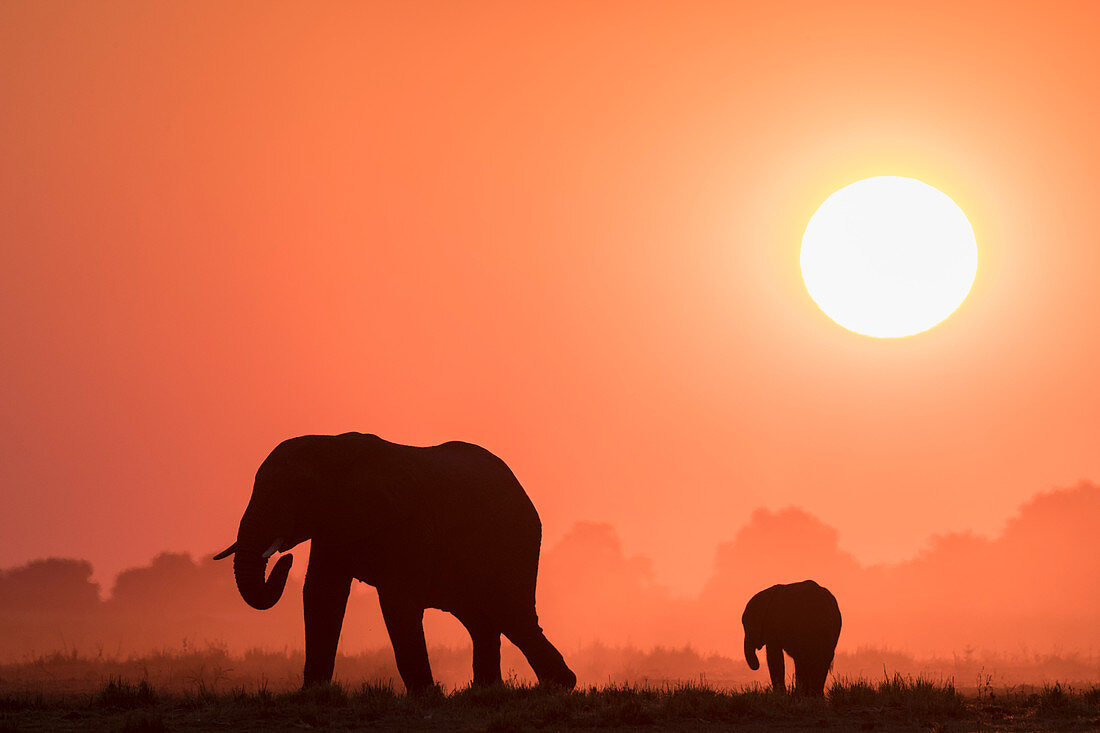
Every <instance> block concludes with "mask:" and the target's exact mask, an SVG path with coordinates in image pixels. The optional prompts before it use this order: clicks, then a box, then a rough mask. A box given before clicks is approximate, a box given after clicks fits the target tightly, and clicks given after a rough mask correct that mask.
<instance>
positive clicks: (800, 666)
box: [794, 653, 833, 697]
mask: <svg viewBox="0 0 1100 733" xmlns="http://www.w3.org/2000/svg"><path fill="white" fill-rule="evenodd" d="M832 663H833V655H832V654H831V653H830V654H828V655H826V656H822V655H820V654H819V655H814V656H812V657H809V658H806V659H799V660H796V661H795V665H794V674H795V681H796V684H797V685H798V687H799V688H800V689H801V690H802V691H803V692H804V693H805V694H807V695H813V696H815V697H822V696H823V695H824V694H825V679H826V678H827V677H828V676H829V667H831V666H832Z"/></svg>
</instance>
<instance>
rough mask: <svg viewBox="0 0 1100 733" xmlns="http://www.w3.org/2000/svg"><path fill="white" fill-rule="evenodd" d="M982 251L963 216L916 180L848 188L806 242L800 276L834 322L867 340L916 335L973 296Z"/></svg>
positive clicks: (814, 222)
mask: <svg viewBox="0 0 1100 733" xmlns="http://www.w3.org/2000/svg"><path fill="white" fill-rule="evenodd" d="M977 268H978V245H977V242H975V240H974V231H973V229H971V227H970V222H969V221H968V220H967V218H966V214H964V213H963V211H962V209H960V208H959V207H958V205H956V204H955V202H954V201H952V200H951V199H950V198H948V197H947V195H945V194H944V193H942V192H941V191H938V190H936V189H935V188H933V187H932V186H929V185H928V184H926V183H923V182H921V181H918V180H915V179H913V178H901V177H897V176H878V177H875V178H867V179H864V180H862V181H857V182H856V183H853V184H851V185H848V186H845V187H844V188H842V189H840V190H839V191H837V192H836V193H834V194H833V195H832V196H830V197H829V198H827V199H826V200H825V202H824V203H823V204H821V206H820V207H819V208H818V210H817V211H816V212H815V213H814V215H813V217H812V218H811V219H810V223H809V224H808V225H807V226H806V233H805V235H803V237H802V277H803V279H804V280H805V282H806V289H807V290H809V292H810V296H811V297H813V299H814V302H816V303H817V305H818V306H819V307H820V308H821V310H823V311H825V313H826V315H828V316H829V318H832V319H833V320H834V321H836V322H837V323H839V324H840V325H842V326H844V327H845V328H847V329H849V330H851V331H856V332H857V333H862V334H865V335H867V336H877V337H897V336H911V335H913V334H915V333H920V332H921V331H925V330H927V329H929V328H931V327H932V326H935V325H936V324H937V323H939V322H941V321H942V320H944V319H945V318H947V317H948V316H949V315H951V314H952V313H953V312H954V311H955V309H956V308H958V307H959V305H960V304H961V303H962V302H963V300H964V299H965V298H966V296H967V293H969V292H970V286H971V284H973V282H974V275H975V274H976V273H977Z"/></svg>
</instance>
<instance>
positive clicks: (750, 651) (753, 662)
mask: <svg viewBox="0 0 1100 733" xmlns="http://www.w3.org/2000/svg"><path fill="white" fill-rule="evenodd" d="M273 574H274V573H273ZM745 661H746V662H748V663H749V669H753V670H756V669H760V658H759V657H757V656H756V645H754V644H753V643H752V641H751V640H750V639H749V635H748V634H745Z"/></svg>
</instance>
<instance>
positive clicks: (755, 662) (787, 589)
mask: <svg viewBox="0 0 1100 733" xmlns="http://www.w3.org/2000/svg"><path fill="white" fill-rule="evenodd" d="M741 624H742V625H743V626H744V627H745V661H747V662H748V663H749V667H751V668H752V669H760V660H759V659H758V658H757V656H756V650H757V649H759V648H760V647H762V646H767V647H768V649H767V658H768V672H769V674H770V675H771V678H772V689H774V690H775V691H777V692H784V691H786V689H787V686H786V682H785V680H784V670H783V652H787V654H789V655H790V657H791V659H792V660H793V661H794V679H795V689H796V690H798V691H800V692H804V693H806V694H808V695H815V696H818V697H820V696H821V695H824V694H825V677H826V676H827V675H828V674H829V668H830V667H831V666H832V664H833V654H834V653H835V651H836V642H837V639H839V638H840V607H839V606H838V605H837V602H836V598H834V597H833V594H832V593H830V592H829V591H828V589H826V588H822V587H821V586H820V585H818V584H817V583H815V582H814V581H812V580H804V581H802V582H801V583H791V584H789V585H773V586H772V587H771V588H768V589H766V590H762V591H760V592H759V593H757V594H756V595H755V596H753V597H752V598H751V599H750V600H749V602H748V604H746V605H745V612H744V613H743V614H742V615H741Z"/></svg>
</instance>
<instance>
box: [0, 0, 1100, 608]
mask: <svg viewBox="0 0 1100 733" xmlns="http://www.w3.org/2000/svg"><path fill="white" fill-rule="evenodd" d="M896 5H897V4H893V3H889V4H883V3H837V2H830V3H819V2H804V3H789V2H774V3H740V4H738V3H728V2H725V3H713V4H710V3H666V4H658V5H650V4H645V3H638V2H631V3H621V4H604V3H591V2H582V3H577V4H573V5H569V4H566V3H545V4H541V5H533V4H527V3H523V4H518V3H511V2H501V3H454V4H444V3H429V2H424V3H413V2H405V1H401V2H394V3H390V4H386V3H377V2H376V3H337V2H332V3H325V4H317V3H300V4H293V3H270V2H256V3H222V2H209V3H202V2H189V3H175V4H169V3H163V4H162V3H147V2H133V3H113V2H100V3H70V2H58V3H52V2H45V1H44V0H33V1H31V0H25V1H14V2H12V1H9V2H5V3H3V4H0V247H2V250H0V252H2V260H0V348H2V350H3V359H2V361H0V390H2V392H0V398H2V399H0V405H2V410H0V420H2V422H0V439H2V441H3V445H4V449H3V453H2V458H3V460H2V461H0V486H2V487H3V489H2V490H3V492H4V495H3V505H4V506H3V510H2V511H0V566H7V565H11V564H14V563H19V562H23V561H25V560H27V559H30V558H33V557H40V556H46V555H64V556H76V557H85V558H88V559H90V560H91V561H92V562H93V563H95V565H96V567H97V569H98V571H99V572H100V573H101V574H111V573H113V572H115V571H117V570H118V569H119V568H121V567H124V566H127V565H134V564H138V563H142V562H145V561H146V560H147V559H148V558H149V557H151V556H152V555H153V554H154V553H156V552H158V551H160V550H164V549H172V550H192V551H195V552H207V551H211V550H216V549H220V548H221V547H222V546H224V545H226V544H228V543H229V542H230V541H231V540H232V538H233V536H234V534H235V531H236V525H237V522H238V520H239V518H240V513H241V511H242V510H243V508H244V505H245V503H246V501H247V499H248V495H249V493H250V491H251V480H252V476H253V473H254V471H255V469H256V467H257V466H258V465H259V463H260V461H261V460H262V459H263V458H264V457H265V456H266V454H267V452H268V451H269V450H270V449H271V448H272V447H274V445H275V444H276V443H277V442H279V441H280V440H282V439H283V438H286V437H289V436H292V435H298V434H303V433H334V432H343V431H347V430H358V431H362V432H373V433H377V434H379V435H382V436H383V437H386V438H388V439H390V440H395V441H399V442H408V443H413V444H431V443H437V442H442V441H444V440H448V439H464V440H468V441H471V442H476V443H480V444H482V445H484V446H486V447H487V448H489V449H491V450H493V451H494V452H495V453H497V454H498V455H500V456H501V457H503V458H504V459H505V460H506V461H508V463H509V464H510V465H511V466H512V468H513V470H514V471H515V472H516V474H517V475H518V476H519V478H520V480H521V481H522V482H523V484H524V485H525V487H526V488H527V491H528V493H529V494H530V495H531V497H532V499H533V500H534V501H535V503H536V505H537V507H538V508H539V511H540V513H541V515H542V518H543V524H544V527H545V534H546V538H547V540H548V541H553V540H554V539H556V538H559V537H561V536H562V535H563V534H564V533H565V532H566V531H567V530H568V529H569V528H570V527H571V526H572V524H573V523H574V522H575V521H577V520H582V519H586V520H596V521H607V522H611V523H612V524H613V525H614V526H615V527H616V528H617V530H618V532H619V533H620V535H621V536H622V538H623V542H624V546H625V548H626V550H627V552H629V553H635V552H640V553H644V554H646V555H649V556H651V557H652V558H653V560H654V563H655V568H656V572H657V575H658V579H659V580H661V581H662V582H664V583H667V584H668V585H670V586H672V587H673V588H676V589H679V590H682V591H685V592H687V591H694V590H697V589H698V587H699V585H700V584H701V583H702V582H703V581H704V579H705V578H706V577H707V576H708V574H709V572H710V570H711V568H712V563H713V558H714V550H715V547H716V546H717V544H718V543H719V542H721V541H725V540H729V539H731V538H732V537H733V535H734V534H735V532H736V530H737V529H738V528H739V527H740V526H742V525H743V524H744V523H745V522H746V521H747V520H748V517H749V516H750V514H751V512H752V510H753V509H755V508H757V507H769V508H780V507H784V506H787V505H797V506H800V507H804V508H805V509H806V510H808V511H809V512H811V513H812V514H813V515H815V516H817V517H820V518H821V519H822V520H823V521H824V522H826V523H827V524H828V525H830V526H833V527H836V528H837V529H838V531H839V533H840V542H841V546H842V547H843V549H845V550H847V551H849V552H851V553H853V554H854V555H855V556H856V557H857V558H858V559H859V560H860V561H862V562H865V563H870V562H879V561H889V560H898V559H901V558H904V557H908V556H910V555H912V554H913V553H914V552H915V551H917V550H918V549H919V548H920V547H921V545H922V543H923V542H924V541H925V539H926V538H927V537H928V536H929V535H931V534H933V533H937V532H944V531H947V530H961V529H973V530H975V531H978V532H980V533H985V534H995V533H996V532H998V531H999V530H1000V528H1001V527H1002V525H1003V523H1004V521H1005V520H1006V518H1007V517H1008V516H1009V515H1011V514H1012V513H1013V512H1014V511H1015V509H1016V507H1017V506H1018V505H1019V504H1020V503H1021V502H1022V501H1023V500H1025V499H1026V498H1027V497H1029V496H1031V495H1032V494H1034V493H1036V492H1038V491H1041V490H1045V489H1049V488H1052V487H1055V486H1066V485H1070V484H1073V483H1076V481H1077V480H1078V479H1082V478H1084V479H1093V480H1100V450H1097V446H1098V445H1100V391H1098V389H1097V381H1096V380H1097V375H1098V367H1097V365H1098V364H1100V339H1098V338H1097V335H1098V332H1100V288H1098V287H1097V279H1098V276H1100V221H1098V217H1097V213H1096V212H1097V207H1096V196H1097V193H1098V173H1097V171H1098V166H1100V138H1098V136H1097V135H1096V132H1095V131H1096V130H1097V129H1100V114H1098V112H1100V51H1098V50H1097V49H1098V48H1100V45H1098V43H1097V41H1098V40H1100V39H1098V36H1100V32H1098V31H1097V28H1100V6H1097V5H1094V4H1090V3H1033V4H1030V6H1029V7H1027V8H1022V7H1019V6H1018V5H1017V4H1005V3H1001V2H997V3H988V4H984V5H983V4H979V3H955V2H951V3H939V4H937V3H930V2H925V3H919V4H910V5H909V6H908V8H907V9H902V8H899V7H896ZM873 175H902V176H911V177H915V178H919V179H921V180H923V181H925V182H927V183H929V184H931V185H933V186H935V187H937V188H939V189H940V190H942V191H944V192H945V193H947V194H948V195H949V196H951V197H952V198H953V199H954V200H955V201H956V202H957V203H958V204H959V205H960V206H961V207H962V209H963V210H964V211H965V212H966V213H967V215H968V216H969V218H970V221H971V222H972V224H973V226H974V230H975V233H976V236H977V239H978V246H979V265H978V276H977V280H976V282H975V284H974V287H973V290H972V292H971V295H970V297H969V299H968V300H967V301H966V302H965V303H964V304H963V306H962V307H961V308H960V309H959V311H958V312H957V313H956V314H955V315H954V316H952V317H951V318H949V319H948V320H947V321H946V322H944V323H943V324H941V325H940V326H938V327H936V328H935V329H933V330H931V331H929V332H927V333H925V334H922V335H918V336H915V337H911V338H907V339H900V340H876V339H871V338H867V337H863V336H859V335H856V334H854V333H851V332H848V331H845V330H843V329H842V328H840V327H839V326H837V325H835V324H834V323H832V322H831V321H830V320H828V318H827V317H826V316H824V315H823V314H822V313H821V312H820V311H819V310H818V309H817V308H816V307H815V305H814V303H813V302H812V300H810V298H809V296H808V295H807V294H806V292H805V289H804V287H803V285H802V281H801V277H800V273H799V268H798V251H799V244H800V238H801V234H802V230H803V228H804V227H805V225H806V222H807V220H808V219H809V217H810V215H811V214H812V213H813V211H814V210H815V208H816V207H817V205H818V204H819V203H820V202H821V201H822V200H823V199H824V198H825V197H826V196H827V195H828V194H829V193H831V192H832V191H834V190H836V189H837V188H839V187H841V186H843V185H845V184H847V183H850V182H852V181H855V180H857V179H860V178H865V177H868V176H873Z"/></svg>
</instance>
